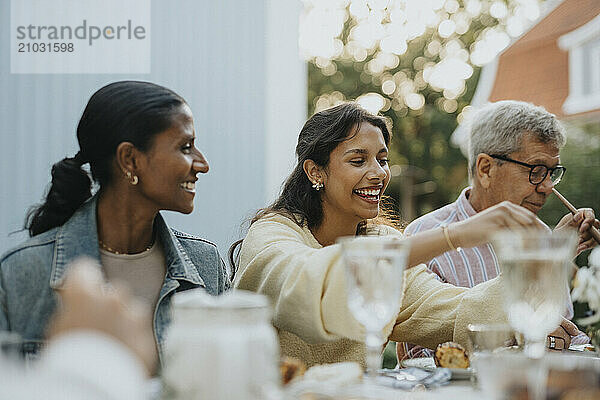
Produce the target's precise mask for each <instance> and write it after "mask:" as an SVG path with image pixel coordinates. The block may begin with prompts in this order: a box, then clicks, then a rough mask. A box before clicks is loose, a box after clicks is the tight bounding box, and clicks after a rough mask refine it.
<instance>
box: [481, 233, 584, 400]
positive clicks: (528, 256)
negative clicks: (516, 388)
mask: <svg viewBox="0 0 600 400" xmlns="http://www.w3.org/2000/svg"><path fill="white" fill-rule="evenodd" d="M492 244H493V246H494V250H495V251H496V254H497V256H498V261H499V262H500V266H501V270H502V279H503V285H504V307H505V310H506V313H507V316H508V322H509V324H510V325H511V326H512V328H513V329H514V330H515V331H517V332H519V333H521V334H522V335H523V337H524V338H525V355H526V356H528V357H529V358H530V360H531V362H532V363H533V364H532V366H531V367H530V368H528V369H527V375H528V380H529V389H530V390H531V395H532V398H533V399H543V398H545V380H546V374H547V371H546V369H545V367H544V364H543V363H542V357H543V355H544V352H545V348H546V346H545V343H546V336H547V335H548V334H549V333H551V332H552V331H553V330H554V329H556V328H557V327H558V326H559V324H560V322H561V318H562V316H563V315H564V314H565V311H566V308H567V301H568V279H569V271H570V269H571V268H572V261H571V260H572V259H573V257H574V256H575V249H576V244H577V235H576V232H575V231H572V230H563V231H559V232H550V231H531V230H529V231H510V232H509V231H504V232H500V233H498V234H497V235H495V237H494V239H493V240H492Z"/></svg>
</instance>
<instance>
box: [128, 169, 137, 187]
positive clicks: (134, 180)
mask: <svg viewBox="0 0 600 400" xmlns="http://www.w3.org/2000/svg"><path fill="white" fill-rule="evenodd" d="M125 175H127V179H129V183H131V184H132V185H133V186H135V185H137V184H138V181H139V179H138V177H137V175H132V174H131V171H127V172H126V173H125Z"/></svg>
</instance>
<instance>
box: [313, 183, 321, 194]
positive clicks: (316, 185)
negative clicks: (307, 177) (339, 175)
mask: <svg viewBox="0 0 600 400" xmlns="http://www.w3.org/2000/svg"><path fill="white" fill-rule="evenodd" d="M323 186H324V185H323V182H315V183H313V185H312V187H313V189H315V190H316V191H317V192H318V191H319V190H321V189H322V188H323Z"/></svg>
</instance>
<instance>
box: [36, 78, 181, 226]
mask: <svg viewBox="0 0 600 400" xmlns="http://www.w3.org/2000/svg"><path fill="white" fill-rule="evenodd" d="M183 104H185V100H183V98H181V97H180V96H179V95H178V94H176V93H175V92H173V91H171V90H170V89H167V88H165V87H162V86H159V85H155V84H153V83H149V82H138V81H120V82H115V83H111V84H109V85H106V86H104V87H102V88H101V89H99V90H98V91H97V92H96V93H94V94H93V95H92V97H91V98H90V100H89V101H88V104H87V106H86V107H85V110H84V111H83V115H82V116H81V119H80V120H79V125H78V126H77V141H78V142H79V149H80V150H79V152H78V153H77V154H76V155H75V156H74V157H66V158H64V159H62V160H61V161H59V162H57V163H56V164H54V165H53V166H52V182H51V184H50V188H49V189H48V192H47V195H46V199H45V201H44V202H43V203H42V204H40V205H35V206H33V207H32V208H31V209H30V210H29V211H28V213H27V217H26V219H25V229H27V230H28V231H29V234H30V236H34V235H37V234H40V233H42V232H46V231H48V230H50V229H52V228H54V227H57V226H60V225H62V224H64V223H65V222H66V221H67V220H68V219H69V218H70V217H71V216H72V215H73V213H74V212H75V210H77V209H78V208H79V207H80V206H81V205H82V204H83V203H84V202H85V201H86V200H87V199H88V198H90V197H91V196H92V191H91V188H92V186H91V185H92V181H91V180H90V176H89V174H88V173H87V172H86V171H85V170H84V169H83V168H82V166H83V165H84V164H86V163H89V164H90V171H91V173H92V179H93V180H94V181H96V182H97V183H98V184H99V185H100V189H102V187H106V185H109V184H110V183H111V180H112V178H113V177H112V163H113V160H114V157H115V155H116V150H117V146H118V145H119V144H120V143H122V142H131V143H133V145H134V146H135V147H136V148H138V149H140V150H142V151H146V150H148V149H149V148H150V147H151V146H152V143H153V139H154V137H155V136H156V134H157V133H159V132H162V131H164V130H166V129H168V128H169V127H170V126H171V125H172V120H173V117H174V116H175V115H177V114H178V113H179V112H180V107H181V106H182V105H183Z"/></svg>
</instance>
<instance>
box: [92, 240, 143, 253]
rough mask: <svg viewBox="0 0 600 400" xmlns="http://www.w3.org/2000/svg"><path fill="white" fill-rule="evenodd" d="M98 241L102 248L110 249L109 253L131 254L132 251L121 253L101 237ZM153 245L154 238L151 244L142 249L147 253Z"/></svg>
mask: <svg viewBox="0 0 600 400" xmlns="http://www.w3.org/2000/svg"><path fill="white" fill-rule="evenodd" d="M98 243H99V244H100V247H102V249H104V250H106V251H108V252H109V253H113V254H116V255H121V254H130V253H121V252H120V251H118V250H115V249H113V248H112V247H110V246H108V245H107V244H106V243H104V242H103V241H102V240H100V238H98ZM153 245H154V240H152V242H150V245H149V246H148V247H146V249H145V250H144V251H142V253H145V252H147V251H148V250H150V249H151V248H152V246H153ZM135 254H139V253H135Z"/></svg>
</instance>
